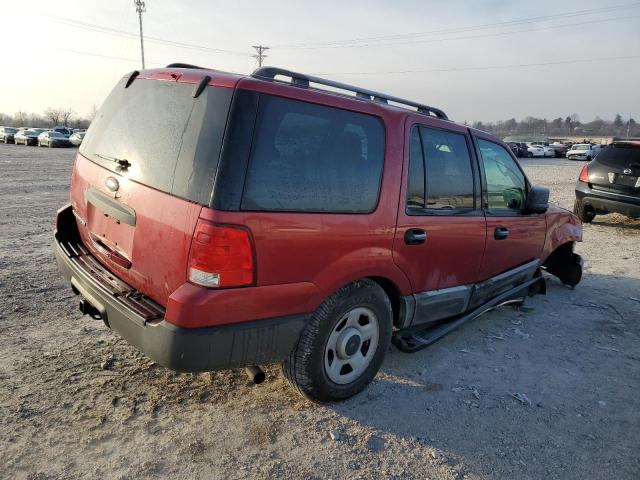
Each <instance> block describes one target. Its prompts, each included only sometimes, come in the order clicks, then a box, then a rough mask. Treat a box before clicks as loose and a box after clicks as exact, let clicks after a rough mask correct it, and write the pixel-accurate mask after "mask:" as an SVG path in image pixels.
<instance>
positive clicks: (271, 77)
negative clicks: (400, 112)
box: [251, 67, 449, 120]
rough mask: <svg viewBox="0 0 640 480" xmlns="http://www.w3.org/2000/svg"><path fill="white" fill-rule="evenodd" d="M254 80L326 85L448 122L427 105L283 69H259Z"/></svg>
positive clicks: (300, 85) (442, 113) (305, 85)
mask: <svg viewBox="0 0 640 480" xmlns="http://www.w3.org/2000/svg"><path fill="white" fill-rule="evenodd" d="M251 76H252V77H254V78H260V79H262V80H268V81H272V82H273V81H276V76H282V77H289V78H291V84H292V85H295V86H298V87H303V88H309V86H310V83H317V84H319V85H326V86H327V87H333V88H337V89H340V90H346V91H348V92H354V93H355V94H356V97H357V98H360V99H363V100H369V101H373V102H377V103H387V104H388V103H389V102H394V103H398V104H400V105H405V106H409V107H414V108H415V109H416V110H417V111H418V113H422V114H424V115H429V116H434V117H437V118H440V119H442V120H449V117H447V114H446V113H444V112H443V111H442V110H440V109H439V108H435V107H430V106H428V105H424V104H422V103H418V102H414V101H412V100H405V99H404V98H399V97H394V96H392V95H387V94H384V93H380V92H374V91H373V90H368V89H366V88H360V87H356V86H354V85H349V84H347V83H341V82H335V81H333V80H327V79H325V78H320V77H315V76H313V75H306V74H304V73H298V72H292V71H290V70H285V69H283V68H277V67H260V68H258V69H256V70H254V72H253V73H252V74H251Z"/></svg>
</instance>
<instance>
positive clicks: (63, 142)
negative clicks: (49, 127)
mask: <svg viewBox="0 0 640 480" xmlns="http://www.w3.org/2000/svg"><path fill="white" fill-rule="evenodd" d="M70 145H71V142H69V138H68V137H66V136H64V135H63V134H62V133H60V132H56V131H51V132H49V131H45V132H42V133H41V134H40V135H38V146H39V147H43V146H47V147H49V148H51V147H68V146H70Z"/></svg>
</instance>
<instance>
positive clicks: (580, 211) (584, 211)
mask: <svg viewBox="0 0 640 480" xmlns="http://www.w3.org/2000/svg"><path fill="white" fill-rule="evenodd" d="M573 213H575V214H576V215H577V216H578V218H579V219H580V220H581V221H582V223H591V222H593V219H594V218H596V212H595V211H594V210H593V209H592V208H591V207H588V206H587V205H585V204H584V202H582V201H581V200H578V199H576V201H575V203H574V204H573Z"/></svg>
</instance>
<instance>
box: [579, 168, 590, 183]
mask: <svg viewBox="0 0 640 480" xmlns="http://www.w3.org/2000/svg"><path fill="white" fill-rule="evenodd" d="M578 180H579V181H581V182H584V183H589V164H587V165H585V166H584V167H582V170H581V171H580V176H579V177H578Z"/></svg>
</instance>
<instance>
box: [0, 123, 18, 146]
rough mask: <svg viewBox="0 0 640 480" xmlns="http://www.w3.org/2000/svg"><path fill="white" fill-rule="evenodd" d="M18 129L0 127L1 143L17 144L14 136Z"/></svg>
mask: <svg viewBox="0 0 640 480" xmlns="http://www.w3.org/2000/svg"><path fill="white" fill-rule="evenodd" d="M16 133H18V129H17V128H14V127H0V142H4V143H15V141H14V136H15V134H16Z"/></svg>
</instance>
